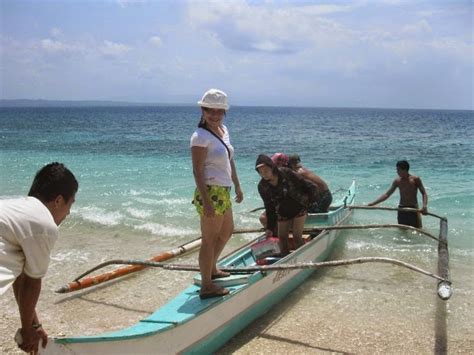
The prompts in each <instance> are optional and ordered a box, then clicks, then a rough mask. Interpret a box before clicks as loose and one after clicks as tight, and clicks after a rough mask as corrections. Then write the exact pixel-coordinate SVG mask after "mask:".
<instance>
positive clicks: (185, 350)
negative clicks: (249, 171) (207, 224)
mask: <svg viewBox="0 0 474 355" xmlns="http://www.w3.org/2000/svg"><path fill="white" fill-rule="evenodd" d="M355 194H356V187H355V182H353V183H352V185H351V186H350V188H349V189H348V190H347V193H346V195H345V196H344V197H343V198H342V199H341V200H339V201H337V202H335V203H333V206H332V207H331V209H330V211H329V212H328V213H320V214H319V213H318V214H309V215H308V218H307V220H306V226H305V227H310V228H311V227H316V228H317V227H318V226H337V225H341V224H343V223H344V222H347V220H348V219H349V217H350V215H351V213H352V210H351V209H350V208H348V207H350V206H353V205H354V203H355ZM338 233H340V231H338V230H324V229H323V230H321V231H320V232H319V234H317V235H311V236H305V237H306V239H307V243H305V244H304V245H303V246H302V247H300V248H298V249H297V250H294V251H293V252H292V253H290V254H289V255H287V256H285V257H283V258H280V259H277V261H276V262H275V263H274V265H278V264H296V263H303V262H318V261H324V260H326V258H328V256H329V255H330V254H331V252H332V250H333V248H334V246H335V242H336V240H337V237H338ZM263 240H265V235H261V236H259V237H258V238H256V239H255V240H254V241H253V242H251V243H248V244H247V245H245V246H243V247H241V248H239V249H237V250H236V251H234V252H233V253H231V254H230V255H228V256H226V257H224V258H223V259H221V260H220V261H219V266H221V267H244V266H251V265H255V264H256V262H257V260H256V257H255V255H254V253H253V252H252V248H251V246H252V245H254V244H256V243H259V242H262V241H263ZM273 261H274V260H273ZM314 271H315V269H294V270H274V271H265V272H262V271H257V272H253V273H248V274H243V275H234V274H233V275H231V276H229V277H226V278H223V279H219V281H218V282H219V283H220V284H221V285H223V286H225V287H226V288H228V289H229V290H230V293H229V294H228V295H226V296H224V297H215V298H209V299H204V300H201V299H200V297H199V289H200V286H199V283H200V277H199V275H197V276H196V277H195V278H194V284H193V285H191V286H189V287H188V288H187V289H185V290H184V291H182V292H181V293H180V294H179V295H177V296H176V297H175V298H174V299H172V300H171V301H170V302H169V303H167V304H165V305H164V306H163V307H161V308H159V309H158V310H157V311H156V312H155V313H153V314H151V315H150V316H149V317H147V318H145V319H143V320H141V321H139V322H138V323H137V324H135V325H133V326H131V327H129V328H126V329H123V330H118V331H113V332H108V333H103V334H99V335H92V336H77V337H64V338H52V339H50V341H49V342H48V346H47V347H46V349H42V348H40V354H49V355H51V354H76V355H77V354H101V355H103V354H157V353H160V354H176V353H182V354H193V353H211V352H213V351H215V350H217V349H219V348H220V347H221V346H222V345H224V344H225V343H226V342H227V341H228V340H229V339H230V338H232V337H233V336H234V335H235V334H237V333H238V332H239V331H241V330H242V329H243V328H245V327H246V326H247V325H248V324H250V323H251V322H252V321H253V320H255V319H256V318H258V317H260V316H261V315H263V314H264V313H266V312H267V311H268V310H269V309H270V308H271V307H272V306H274V305H275V304H276V303H278V302H279V301H280V300H282V299H283V298H284V297H285V296H286V295H287V294H288V293H290V292H291V291H292V290H294V289H295V288H296V287H298V286H299V285H300V284H301V283H303V282H304V281H305V280H306V279H307V278H308V277H309V276H310V275H311V274H312V273H313V272H314Z"/></svg>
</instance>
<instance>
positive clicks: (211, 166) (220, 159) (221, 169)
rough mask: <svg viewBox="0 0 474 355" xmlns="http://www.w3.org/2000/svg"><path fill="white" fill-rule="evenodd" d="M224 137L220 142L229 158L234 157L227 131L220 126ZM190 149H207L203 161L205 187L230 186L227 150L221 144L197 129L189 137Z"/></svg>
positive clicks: (203, 130) (201, 129) (202, 130)
mask: <svg viewBox="0 0 474 355" xmlns="http://www.w3.org/2000/svg"><path fill="white" fill-rule="evenodd" d="M221 127H222V129H223V130H224V137H223V138H222V140H223V141H224V143H225V144H226V145H227V148H229V151H230V158H232V157H233V156H234V147H232V145H231V144H230V137H229V131H228V130H227V127H226V126H224V125H222V126H221ZM190 145H191V147H205V148H207V156H206V160H205V161H204V178H205V183H206V185H216V186H227V187H230V186H232V168H231V166H230V158H229V154H228V153H227V149H226V148H225V147H224V145H223V144H222V142H221V141H220V140H219V139H218V138H217V137H215V136H214V135H213V134H212V133H211V132H209V131H207V130H205V129H204V128H198V129H197V130H196V131H195V132H194V133H193V135H192V136H191V144H190Z"/></svg>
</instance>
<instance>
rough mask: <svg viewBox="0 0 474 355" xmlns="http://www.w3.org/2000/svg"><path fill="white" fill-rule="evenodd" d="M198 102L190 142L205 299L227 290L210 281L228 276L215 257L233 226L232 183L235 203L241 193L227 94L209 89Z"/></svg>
mask: <svg viewBox="0 0 474 355" xmlns="http://www.w3.org/2000/svg"><path fill="white" fill-rule="evenodd" d="M198 105H199V106H201V119H200V121H199V124H198V128H197V129H196V131H195V132H194V133H193V135H192V136H191V143H190V145H191V155H192V162H193V174H194V180H195V182H196V190H195V192H194V200H193V204H194V206H195V207H196V210H197V212H198V214H199V216H200V223H201V234H202V242H201V249H200V251H199V267H200V269H201V290H200V294H199V295H200V297H201V298H202V299H205V298H210V297H218V296H224V295H226V294H228V293H229V290H227V289H226V288H223V287H219V286H218V285H216V284H214V283H213V281H212V280H213V279H216V278H222V277H227V276H229V275H230V274H229V273H227V272H223V271H221V270H219V268H218V267H217V260H218V259H219V255H220V254H221V252H222V250H223V249H224V246H225V245H226V243H227V241H228V240H229V239H230V237H231V235H232V233H233V229H234V222H233V215H232V202H231V198H230V190H231V187H232V185H234V187H235V194H236V197H235V201H236V202H237V203H240V202H242V200H243V193H242V190H241V188H240V183H239V178H238V176H237V170H236V168H235V162H234V148H233V146H232V145H231V142H230V136H229V131H228V130H227V127H226V126H225V125H224V124H223V121H224V117H225V115H226V111H227V110H228V109H229V105H228V103H227V95H226V94H225V93H224V92H223V91H221V90H217V89H210V90H208V91H207V92H206V93H205V94H204V96H203V97H202V99H201V100H200V101H198Z"/></svg>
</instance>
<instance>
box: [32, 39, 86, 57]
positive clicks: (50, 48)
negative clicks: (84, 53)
mask: <svg viewBox="0 0 474 355" xmlns="http://www.w3.org/2000/svg"><path fill="white" fill-rule="evenodd" d="M39 47H40V48H41V49H43V50H44V51H45V52H46V53H48V54H71V53H74V52H79V51H81V46H79V45H76V44H67V43H64V42H62V41H58V40H54V39H51V38H45V39H42V40H41V41H40V42H39Z"/></svg>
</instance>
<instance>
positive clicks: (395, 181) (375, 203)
mask: <svg viewBox="0 0 474 355" xmlns="http://www.w3.org/2000/svg"><path fill="white" fill-rule="evenodd" d="M397 187H398V185H397V179H395V180H393V182H392V186H390V188H389V189H388V190H387V191H386V192H385V193H384V194H383V195H381V196H380V197H379V198H378V199H376V200H375V201H373V202H371V203H369V204H368V206H375V205H378V204H379V203H380V202H383V201H385V200H386V199H387V198H389V197H390V196H391V195H392V194H393V193H394V191H395V190H396V189H397Z"/></svg>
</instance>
